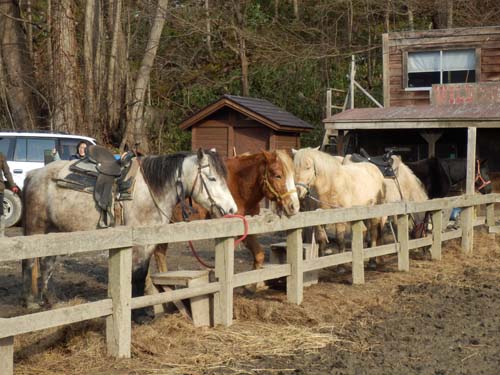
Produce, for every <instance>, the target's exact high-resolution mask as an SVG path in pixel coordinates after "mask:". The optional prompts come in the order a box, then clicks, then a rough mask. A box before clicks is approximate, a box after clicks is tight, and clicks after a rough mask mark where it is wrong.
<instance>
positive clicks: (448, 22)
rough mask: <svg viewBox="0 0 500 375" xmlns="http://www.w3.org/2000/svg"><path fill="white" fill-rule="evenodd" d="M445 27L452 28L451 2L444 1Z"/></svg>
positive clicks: (448, 0) (451, 0) (450, 0)
mask: <svg viewBox="0 0 500 375" xmlns="http://www.w3.org/2000/svg"><path fill="white" fill-rule="evenodd" d="M446 5H447V11H446V27H447V28H448V29H451V28H452V27H453V0H446Z"/></svg>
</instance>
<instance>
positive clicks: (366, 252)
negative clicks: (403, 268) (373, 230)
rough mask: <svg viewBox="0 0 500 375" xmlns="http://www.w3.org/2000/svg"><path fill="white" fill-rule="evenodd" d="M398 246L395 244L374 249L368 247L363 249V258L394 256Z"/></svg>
mask: <svg viewBox="0 0 500 375" xmlns="http://www.w3.org/2000/svg"><path fill="white" fill-rule="evenodd" d="M397 247H398V245H397V244H395V243H390V244H386V245H379V246H376V247H369V248H364V249H363V258H364V259H365V260H366V259H370V258H374V257H380V256H383V255H390V254H396V253H397V252H398V250H397Z"/></svg>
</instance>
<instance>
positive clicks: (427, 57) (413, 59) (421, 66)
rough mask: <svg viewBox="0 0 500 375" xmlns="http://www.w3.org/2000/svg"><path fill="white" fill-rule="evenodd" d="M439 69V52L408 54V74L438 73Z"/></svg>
mask: <svg viewBox="0 0 500 375" xmlns="http://www.w3.org/2000/svg"><path fill="white" fill-rule="evenodd" d="M439 68H440V53H439V51H432V52H409V53H408V73H416V72H435V71H438V72H439Z"/></svg>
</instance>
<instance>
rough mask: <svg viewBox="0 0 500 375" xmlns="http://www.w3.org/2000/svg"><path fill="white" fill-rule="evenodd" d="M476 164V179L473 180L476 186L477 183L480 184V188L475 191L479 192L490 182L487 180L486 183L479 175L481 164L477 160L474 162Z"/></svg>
mask: <svg viewBox="0 0 500 375" xmlns="http://www.w3.org/2000/svg"><path fill="white" fill-rule="evenodd" d="M476 162H477V168H476V170H477V172H476V179H475V180H474V183H475V184H477V182H478V181H480V182H481V186H479V187H478V188H476V189H477V191H481V190H482V189H484V188H485V187H486V186H488V185H489V184H491V180H488V181H486V180H485V179H484V178H483V176H482V175H481V162H480V161H479V159H478V160H476Z"/></svg>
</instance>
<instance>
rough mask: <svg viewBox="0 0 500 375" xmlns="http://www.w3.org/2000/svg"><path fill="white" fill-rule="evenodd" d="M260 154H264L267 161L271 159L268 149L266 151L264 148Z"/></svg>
mask: <svg viewBox="0 0 500 375" xmlns="http://www.w3.org/2000/svg"><path fill="white" fill-rule="evenodd" d="M262 155H264V157H265V158H266V160H267V161H268V162H269V161H271V159H272V155H271V153H270V152H269V151H266V150H262Z"/></svg>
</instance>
